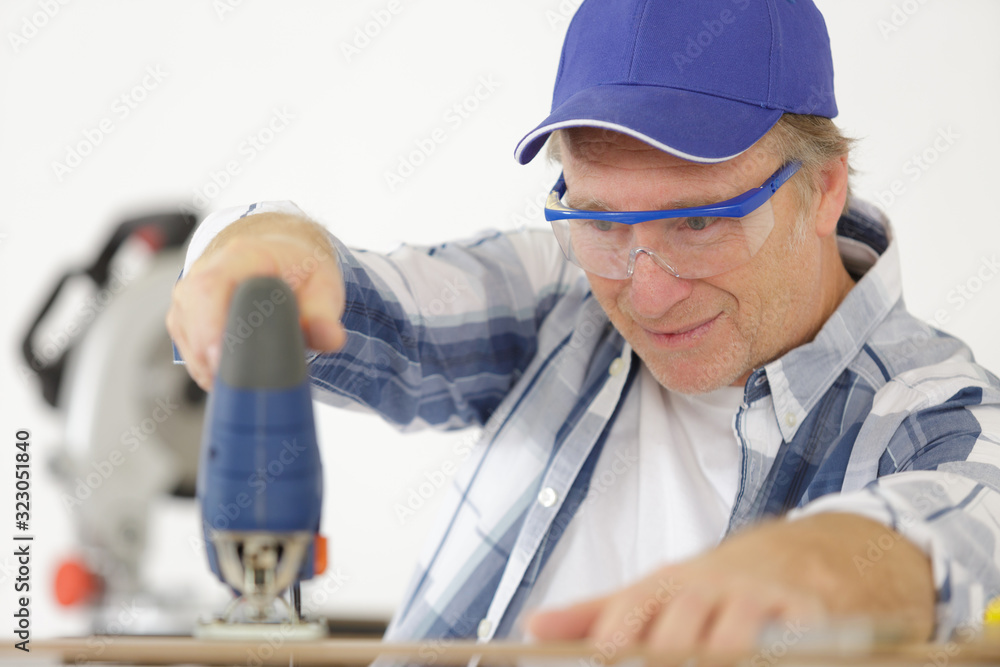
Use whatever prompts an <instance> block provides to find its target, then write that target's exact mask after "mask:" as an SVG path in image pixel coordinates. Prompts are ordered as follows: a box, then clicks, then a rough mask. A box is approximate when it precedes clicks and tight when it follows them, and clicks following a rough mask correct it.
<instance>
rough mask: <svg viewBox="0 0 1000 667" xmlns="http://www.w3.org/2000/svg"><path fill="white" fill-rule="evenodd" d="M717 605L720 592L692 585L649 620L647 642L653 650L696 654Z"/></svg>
mask: <svg viewBox="0 0 1000 667" xmlns="http://www.w3.org/2000/svg"><path fill="white" fill-rule="evenodd" d="M718 603H719V591H716V590H713V589H710V588H707V587H705V586H689V587H688V588H686V589H685V590H683V591H681V592H679V593H677V594H676V595H675V596H674V597H673V599H671V600H670V603H669V604H668V605H666V607H665V608H664V609H663V611H662V612H661V613H660V615H659V616H657V617H656V618H653V619H652V620H651V621H650V626H649V628H648V631H647V632H646V635H645V636H646V643H647V644H648V645H649V647H650V648H652V649H653V650H654V651H669V652H678V653H690V652H692V651H694V650H695V649H697V648H698V647H700V645H701V643H702V641H704V638H705V633H706V630H707V628H708V627H709V624H710V623H711V622H712V620H713V619H714V617H715V611H716V606H717V605H718Z"/></svg>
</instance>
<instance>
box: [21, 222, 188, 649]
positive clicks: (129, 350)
mask: <svg viewBox="0 0 1000 667" xmlns="http://www.w3.org/2000/svg"><path fill="white" fill-rule="evenodd" d="M195 222H196V218H195V216H194V215H192V214H190V213H183V212H178V213H173V212H171V213H163V214H157V215H150V216H145V217H141V218H136V219H133V220H128V221H126V222H123V223H122V224H120V225H118V226H117V227H116V228H115V230H114V232H113V233H112V235H111V238H110V239H109V240H108V242H107V244H106V245H105V246H104V248H103V249H102V250H101V252H100V253H99V255H98V257H97V259H96V260H95V261H94V262H93V264H92V265H90V266H88V267H86V268H83V269H79V270H72V271H69V272H67V273H66V274H65V275H63V276H62V277H61V278H60V279H59V281H58V282H57V284H56V286H55V288H54V289H53V291H52V293H51V295H50V296H49V297H48V299H47V300H46V302H45V304H44V305H43V306H42V308H41V310H40V312H39V313H38V315H37V316H36V318H35V320H34V321H33V322H32V324H31V326H30V327H29V330H28V332H27V333H26V335H25V338H24V342H23V345H22V352H23V355H24V360H25V362H26V364H27V366H28V368H30V369H31V371H33V373H34V374H35V375H37V378H38V380H39V381H40V382H41V389H42V395H43V396H44V398H45V400H46V401H47V402H48V403H49V404H50V405H52V406H53V407H55V408H57V409H59V410H60V411H61V412H63V413H64V415H65V423H66V427H65V436H64V438H65V444H64V446H63V447H62V448H61V449H60V451H58V452H57V453H56V455H55V456H54V457H53V459H52V461H51V463H52V465H53V468H54V471H55V473H56V475H57V476H58V477H59V478H60V479H61V481H62V482H63V493H62V496H61V498H62V506H63V507H64V509H65V510H66V514H67V516H68V517H69V518H70V520H71V521H72V522H73V524H74V526H75V528H76V533H77V536H78V540H79V544H80V547H82V549H81V554H80V556H81V557H73V558H71V559H68V560H66V561H65V562H64V563H63V565H62V567H61V568H60V569H59V571H58V573H57V575H56V582H55V584H56V597H57V599H58V600H59V601H60V602H61V603H62V604H64V605H67V606H68V605H73V604H80V603H87V604H89V605H90V611H91V612H92V613H93V628H92V629H93V631H94V632H96V633H102V632H107V631H111V630H114V629H115V628H118V630H117V631H119V632H120V631H127V632H130V633H141V632H149V631H158V632H171V631H186V630H187V629H189V628H190V625H191V623H192V622H193V620H194V618H195V616H196V612H195V611H193V610H191V611H182V607H183V606H184V605H185V604H186V603H185V602H184V600H183V598H182V597H181V596H178V600H165V599H163V596H162V595H158V594H156V593H154V591H153V590H152V589H151V588H150V586H149V584H148V581H149V579H148V578H144V577H143V566H144V565H145V564H146V563H147V562H148V557H149V550H148V548H147V547H148V541H149V537H150V535H149V533H150V525H149V524H150V517H151V511H152V510H153V507H154V504H155V503H156V502H157V501H158V500H159V499H169V497H171V496H180V497H182V498H183V497H192V496H193V495H194V485H195V477H196V472H197V462H198V452H197V442H198V434H199V432H200V429H201V425H202V419H203V414H204V397H205V394H204V392H202V391H201V389H199V388H198V386H197V385H196V384H195V383H194V382H192V381H191V380H190V378H189V377H188V374H187V372H186V371H185V369H184V368H182V367H175V366H174V365H173V363H172V355H171V347H170V338H169V336H168V335H167V332H166V329H165V327H164V317H165V315H166V312H167V308H168V306H169V304H170V293H171V289H172V287H173V284H174V282H175V281H176V280H177V274H178V271H179V268H180V266H181V265H182V264H183V256H182V250H181V249H182V247H183V245H184V243H185V242H186V241H187V238H188V236H189V235H190V233H191V230H192V229H193V228H194V225H195ZM84 287H86V288H87V291H88V293H89V295H88V296H86V297H85V293H84V292H83V288H84ZM147 574H148V573H147ZM123 601H127V602H128V604H130V605H132V606H136V607H139V608H140V609H141V611H142V612H143V613H141V614H139V615H138V616H137V618H135V619H132V620H131V621H130V623H129V624H128V627H127V629H124V630H123V628H122V624H120V623H119V624H118V625H117V626H116V625H115V618H116V616H117V615H118V614H119V613H120V612H121V608H120V606H121V604H122V602H123Z"/></svg>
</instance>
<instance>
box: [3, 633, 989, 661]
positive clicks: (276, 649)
mask: <svg viewBox="0 0 1000 667" xmlns="http://www.w3.org/2000/svg"><path fill="white" fill-rule="evenodd" d="M30 646H31V654H30V656H31V657H32V658H38V657H41V656H42V655H46V656H49V657H50V658H51V659H53V660H56V661H58V660H61V661H62V662H64V663H66V664H81V663H82V662H88V663H112V664H133V665H168V664H184V663H187V664H197V665H231V664H239V665H261V666H263V665H283V666H287V665H289V662H290V661H292V662H293V663H294V664H295V665H304V666H305V665H367V664H368V663H369V662H371V661H372V660H374V659H375V658H377V657H379V656H383V657H393V658H399V659H402V660H406V661H409V662H414V663H423V664H434V665H464V664H466V663H467V662H468V661H469V660H470V659H471V658H473V657H475V656H480V664H483V665H513V664H515V663H516V662H517V661H518V660H522V659H532V660H536V661H537V660H560V661H565V660H570V661H572V663H573V665H574V667H577V666H578V665H579V664H580V663H579V662H578V661H579V660H582V661H584V663H585V664H601V663H600V662H597V661H596V659H597V658H598V657H601V656H600V654H599V653H597V652H595V650H594V647H593V646H592V645H590V644H586V643H583V642H564V643H560V642H551V643H539V644H520V643H513V642H491V643H488V644H477V643H475V642H470V641H465V640H463V641H447V640H435V641H427V642H415V643H398V644H397V643H384V642H381V641H378V640H371V639H329V640H323V641H305V642H291V641H282V640H281V638H280V637H279V636H277V635H275V636H273V637H272V638H270V639H267V638H261V639H260V640H259V641H251V642H247V641H206V640H196V639H192V638H190V637H132V636H129V637H126V636H116V637H100V636H97V637H85V638H67V639H57V640H50V641H32V643H31V645H30ZM755 655H757V656H758V657H759V654H750V655H744V654H740V655H728V656H721V655H714V656H712V660H711V662H714V663H736V662H740V661H752V659H753V658H754V657H755ZM935 655H938V656H944V657H945V658H946V660H947V662H948V664H949V665H958V664H966V665H968V664H983V663H987V664H1000V642H998V641H989V642H987V641H979V642H975V643H969V644H964V645H958V644H949V645H947V646H945V645H940V646H939V645H934V644H907V645H900V646H895V647H883V648H879V649H876V650H874V651H869V652H860V653H859V652H858V651H849V652H831V651H814V650H810V651H796V650H794V648H793V649H790V650H789V652H788V653H787V654H785V655H784V656H782V657H780V658H776V662H773V663H772V662H771V656H768V658H769V659H768V664H769V665H770V664H789V663H795V664H800V665H820V664H823V665H915V666H916V667H923V665H925V664H927V663H931V664H934V662H935V661H934V660H933V659H932V658H933V656H935ZM17 657H21V658H22V659H23V658H26V657H28V654H25V653H23V652H21V651H17V650H16V649H13V648H11V647H5V648H4V649H0V662H4V663H6V662H8V661H9V660H11V659H13V658H17ZM691 657H697V656H691V655H688V654H684V655H679V654H652V653H646V652H645V651H644V650H643V649H642V647H636V648H632V649H629V650H627V651H621V652H620V653H619V654H617V655H615V656H614V661H615V662H620V661H624V660H628V659H633V658H639V659H651V660H652V661H654V662H656V663H659V664H671V663H672V664H681V663H682V662H684V661H685V660H687V659H689V658H691ZM654 658H655V659H654ZM601 659H603V657H601ZM592 661H593V662H592ZM751 664H752V663H751Z"/></svg>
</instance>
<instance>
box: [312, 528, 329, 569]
mask: <svg viewBox="0 0 1000 667" xmlns="http://www.w3.org/2000/svg"><path fill="white" fill-rule="evenodd" d="M314 544H315V547H314V551H313V575H314V576H317V577H318V576H319V575H321V574H323V573H324V572H326V538H325V537H323V536H322V535H320V534H319V533H316V540H315V542H314Z"/></svg>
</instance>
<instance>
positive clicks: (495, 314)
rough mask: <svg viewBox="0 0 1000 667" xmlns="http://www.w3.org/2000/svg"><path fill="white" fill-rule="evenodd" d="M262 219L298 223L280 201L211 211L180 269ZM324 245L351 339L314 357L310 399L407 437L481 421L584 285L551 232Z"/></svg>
mask: <svg viewBox="0 0 1000 667" xmlns="http://www.w3.org/2000/svg"><path fill="white" fill-rule="evenodd" d="M264 212H283V213H290V214H293V215H298V216H303V217H305V214H304V213H303V212H302V211H301V209H299V208H298V207H297V206H295V204H293V203H291V202H287V201H286V202H265V203H257V204H252V205H250V206H243V207H236V208H230V209H225V210H221V211H218V212H216V213H213V214H212V215H210V216H208V217H207V218H206V219H205V220H204V221H203V222H202V223H201V225H200V226H199V227H198V229H197V230H196V231H195V233H194V235H193V237H192V240H191V243H190V244H189V246H188V251H187V256H186V258H185V263H184V266H185V271H187V270H188V269H189V268H190V266H191V264H193V263H194V261H195V260H197V258H198V257H200V256H201V254H202V253H203V252H204V250H205V248H206V247H207V246H208V244H209V243H210V242H211V240H212V239H213V238H215V236H216V235H217V234H218V233H219V232H220V231H221V230H222V229H224V228H225V227H226V226H228V225H229V224H232V223H233V222H235V221H236V220H239V219H240V218H243V217H246V216H247V215H255V214H258V213H264ZM329 238H330V241H331V243H332V244H333V246H334V248H335V251H336V260H337V263H338V266H339V268H340V270H341V274H342V275H343V278H344V284H345V288H346V296H347V298H346V306H345V311H344V316H343V318H342V322H343V324H344V326H345V328H346V329H347V331H348V340H347V344H346V346H345V347H344V349H342V350H341V351H339V352H337V353H334V354H322V355H316V356H315V358H313V359H312V361H311V363H310V374H311V376H312V382H313V386H314V396H315V397H316V398H317V399H318V400H321V401H323V402H325V403H329V404H332V405H336V406H339V407H362V408H366V409H369V410H372V411H374V412H376V413H378V414H379V415H381V416H382V417H383V418H384V419H385V420H387V421H388V422H389V423H391V424H393V425H395V426H396V427H398V428H400V429H404V430H405V429H414V428H421V427H426V426H433V427H437V428H444V429H448V428H458V427H463V426H467V425H473V424H482V423H484V422H485V420H486V419H487V418H488V417H489V415H490V414H491V413H492V411H493V410H494V409H495V408H496V406H497V405H498V404H499V403H500V401H501V400H502V399H503V397H504V396H506V394H507V393H508V392H509V391H510V388H511V387H512V386H513V384H514V383H515V382H516V381H517V380H518V379H519V378H520V376H521V374H522V372H523V371H524V369H525V368H526V367H527V365H528V363H529V362H530V361H531V359H532V358H533V356H534V354H535V352H536V350H537V333H538V328H539V327H540V326H541V323H542V322H543V321H544V319H545V317H546V315H547V314H548V312H549V311H550V310H551V308H552V306H553V305H554V304H555V302H556V301H557V300H558V298H559V297H560V296H561V295H562V294H564V293H565V292H566V290H567V289H568V288H569V287H570V286H571V284H573V283H575V282H576V281H577V280H579V279H582V273H581V272H580V271H579V270H578V269H575V268H574V267H572V265H570V264H568V262H566V260H565V258H564V257H563V255H562V251H561V250H560V249H559V246H558V244H557V242H556V241H555V238H554V237H553V235H552V234H551V233H550V232H549V231H547V230H545V231H543V230H520V231H511V232H499V231H487V232H484V233H481V234H479V235H477V236H475V237H472V238H469V239H466V240H460V241H456V242H450V243H445V244H441V245H436V246H415V245H403V246H400V247H399V248H397V249H396V250H395V251H393V252H391V253H387V254H379V253H373V252H367V251H362V250H354V249H350V248H348V247H347V246H345V245H344V244H343V243H342V242H341V241H340V240H339V239H338V238H337V237H336V236H334V235H333V234H330V235H329ZM317 261H323V258H322V257H317ZM307 262H308V260H307ZM303 268H304V269H308V267H307V266H305V263H304V267H303ZM182 275H183V274H182ZM175 355H176V350H175Z"/></svg>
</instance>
